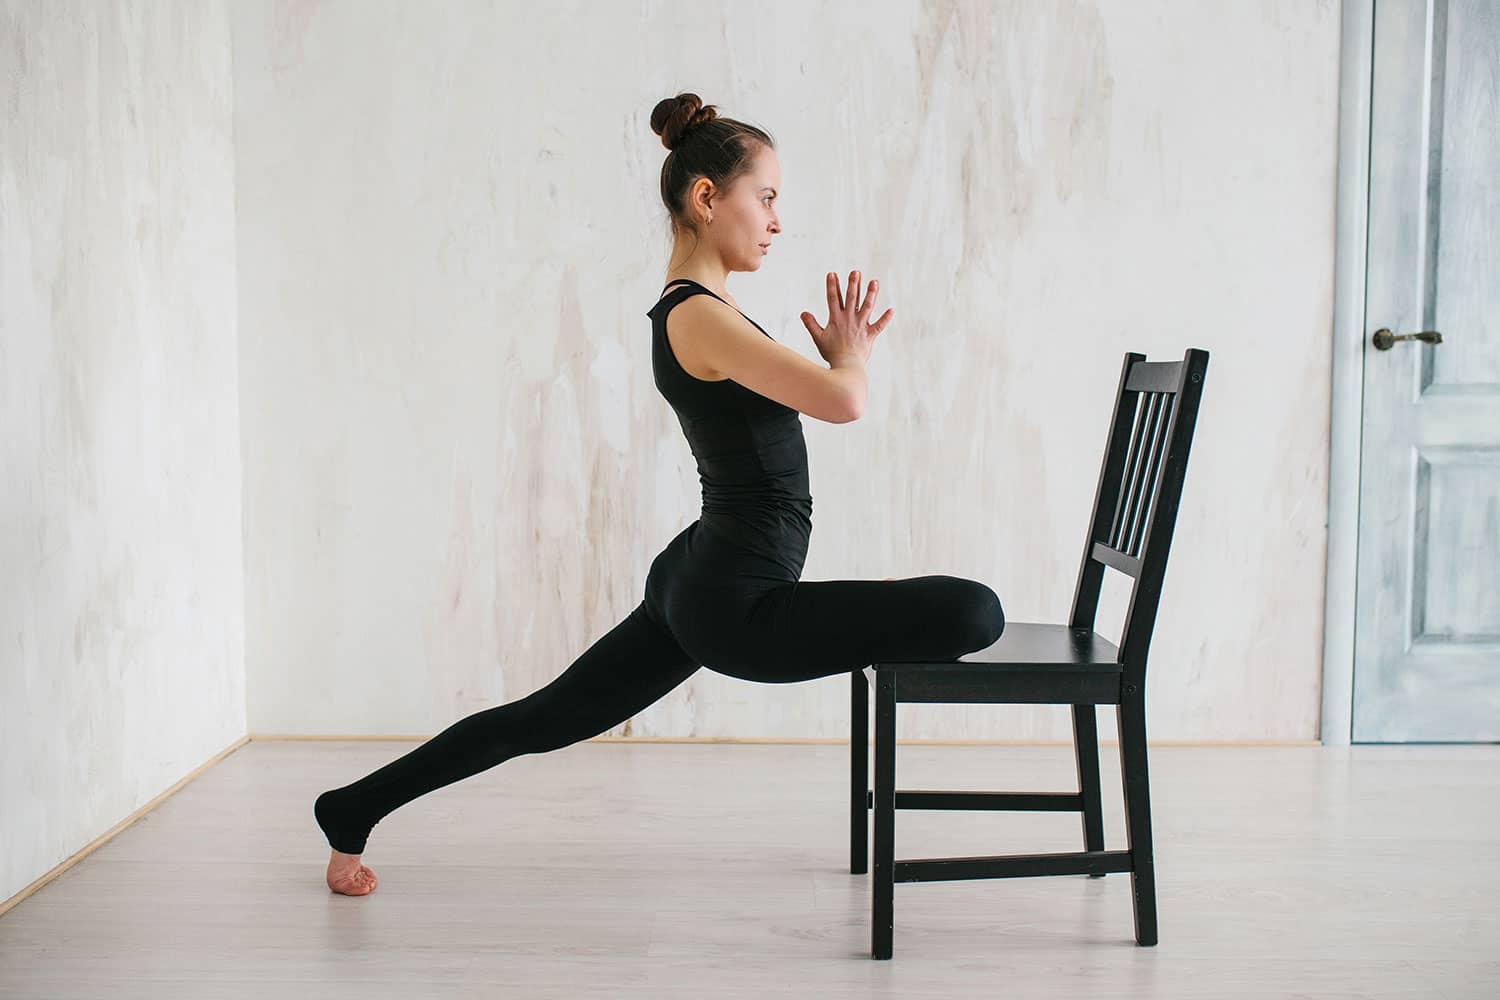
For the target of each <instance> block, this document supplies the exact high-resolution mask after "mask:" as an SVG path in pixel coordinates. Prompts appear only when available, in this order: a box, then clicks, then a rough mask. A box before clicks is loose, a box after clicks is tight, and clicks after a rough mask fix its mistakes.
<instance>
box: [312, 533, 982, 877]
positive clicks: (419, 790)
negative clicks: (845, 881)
mask: <svg viewBox="0 0 1500 1000" xmlns="http://www.w3.org/2000/svg"><path fill="white" fill-rule="evenodd" d="M805 551H806V550H805V547H804V548H802V549H801V550H800V551H793V552H792V553H791V556H790V562H791V565H790V566H789V565H788V559H786V558H783V559H779V560H777V559H770V558H767V557H765V556H762V555H757V554H754V553H753V552H751V551H749V550H748V549H747V548H746V547H745V546H743V545H741V544H740V543H739V542H737V541H734V540H732V539H731V538H730V537H729V536H728V535H726V534H722V533H720V530H719V529H716V528H713V527H712V526H711V525H710V524H709V523H707V522H705V521H702V520H699V521H695V522H693V523H692V524H690V525H688V526H687V528H685V529H684V530H683V531H682V532H681V533H680V534H679V535H678V536H677V537H676V538H674V539H673V540H672V541H671V542H670V543H669V544H668V545H667V547H666V548H665V549H664V550H663V551H662V552H661V554H660V555H658V556H657V557H656V560H655V561H654V562H653V563H652V564H651V570H650V572H649V573H648V574H647V576H646V588H645V589H646V593H645V597H644V599H643V600H642V601H641V603H640V604H639V605H637V606H636V608H635V609H634V610H633V611H631V612H630V613H629V614H628V615H626V616H625V619H624V620H623V621H621V622H620V623H619V624H617V625H615V626H614V627H613V628H611V629H610V630H609V631H608V632H606V633H605V634H604V635H603V636H601V637H600V638H599V639H598V640H597V641H596V642H594V644H593V645H592V646H590V647H589V648H588V649H586V650H584V651H583V653H582V654H581V655H580V656H579V657H578V659H576V660H574V661H573V663H572V664H571V665H570V666H569V667H568V668H567V669H566V670H564V671H563V672H562V673H561V674H560V675H558V676H557V678H555V679H554V680H552V681H551V682H549V683H548V684H547V685H546V686H544V687H542V688H540V689H539V690H537V691H534V692H532V693H531V694H529V695H527V696H526V697H524V698H521V699H519V700H517V701H513V702H510V703H509V704H506V705H497V706H495V707H494V708H487V709H483V710H481V711H478V712H475V713H474V714H473V715H470V716H468V717H466V718H463V719H460V720H459V721H458V722H455V723H454V724H453V725H451V726H449V727H448V728H447V729H445V730H443V731H442V732H441V733H438V734H437V735H436V736H434V737H433V738H432V739H430V740H428V741H427V742H426V743H423V744H422V745H421V746H419V747H417V748H415V749H414V750H412V751H410V752H409V753H407V754H405V755H404V756H402V757H399V758H397V759H396V760H394V761H392V762H390V763H389V764H386V765H384V766H383V767H381V768H379V769H378V770H376V771H373V772H371V773H370V774H369V775H367V776H365V777H363V778H361V779H359V780H358V781H355V782H353V783H352V784H349V785H345V786H343V787H342V788H337V789H333V790H332V791H328V792H324V793H323V794H322V795H320V796H319V797H318V799H317V802H316V803H315V804H314V815H315V816H316V818H317V821H318V823H319V825H320V826H321V827H322V829H323V832H324V834H325V835H326V836H327V837H328V843H329V845H330V846H332V847H333V849H334V850H337V851H343V852H345V853H348V854H361V853H363V852H364V849H365V840H366V837H367V836H368V835H369V832H370V829H371V827H373V826H374V825H375V824H376V823H377V822H379V821H380V819H381V818H382V817H384V816H386V815H387V814H388V813H390V812H392V811H393V810H395V809H397V808H398V807H400V806H402V805H404V804H405V803H407V802H410V801H411V800H412V799H415V798H416V797H417V796H419V795H423V794H426V793H427V792H430V791H433V790H434V789H437V788H442V787H443V786H444V785H449V784H452V783H453V782H455V781H458V780H460V779H462V778H467V777H469V776H470V775H473V774H477V773H479V772H480V771H484V770H488V769H489V768H492V767H494V766H495V765H496V764H499V763H501V762H503V761H507V760H509V759H510V758H512V757H517V756H520V755H521V754H533V753H545V752H546V751H548V750H557V749H560V748H562V747H565V746H569V745H571V744H573V743H577V742H579V741H581V740H586V739H588V738H590V737H592V736H597V735H599V734H600V733H602V732H606V731H607V730H609V729H611V728H613V727H614V726H617V725H619V724H620V723H622V722H624V721H625V720H626V719H629V718H630V717H631V716H633V715H634V714H636V713H637V712H639V711H641V710H642V709H644V708H646V707H647V706H649V705H650V704H652V703H653V702H655V701H656V700H657V699H658V698H661V697H662V696H663V695H665V694H666V693H667V692H669V691H671V690H672V689H673V688H675V687H676V686H677V685H679V684H681V683H682V682H683V681H685V680H687V678H688V677H690V676H692V675H693V673H694V672H695V671H697V670H698V668H699V666H707V667H708V668H709V669H711V670H714V671H717V672H718V673H721V674H727V675H729V676H731V677H738V678H741V679H743V680H747V681H760V682H764V683H770V684H788V683H792V682H794V681H807V680H813V679H816V678H819V677H827V676H829V675H831V674H840V673H848V672H849V671H852V670H860V669H863V668H864V667H866V666H868V665H870V664H872V663H877V662H882V661H887V660H944V659H956V658H958V657H959V656H961V655H963V654H964V653H969V652H973V651H974V650H978V649H983V648H985V647H986V646H989V645H990V644H991V643H993V642H994V641H995V640H996V639H998V638H999V637H1000V633H1001V632H1002V631H1003V630H1004V628H1005V616H1004V613H1003V612H1002V610H1001V606H1000V600H999V598H998V597H997V596H996V595H995V592H994V591H993V590H991V589H990V588H989V587H987V586H985V585H984V584H982V583H979V582H977V581H975V580H968V579H965V578H963V577H955V576H918V577H910V578H908V579H904V580H814V581H805V580H799V579H798V578H797V572H796V571H795V570H796V569H797V568H799V567H800V566H801V562H802V560H801V556H802V555H803V554H805Z"/></svg>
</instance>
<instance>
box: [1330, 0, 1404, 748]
mask: <svg viewBox="0 0 1500 1000" xmlns="http://www.w3.org/2000/svg"><path fill="white" fill-rule="evenodd" d="M1429 2H1430V0H1429ZM1374 45H1375V0H1343V4H1342V9H1341V13H1340V24H1339V124H1338V130H1339V131H1338V190H1337V194H1336V196H1335V208H1336V220H1337V221H1336V223H1335V240H1334V288H1333V384H1332V387H1331V388H1332V392H1331V399H1330V419H1329V441H1328V572H1327V584H1326V590H1325V594H1324V608H1323V612H1324V614H1323V693H1322V712H1321V724H1320V725H1319V733H1318V736H1319V739H1320V740H1321V742H1322V743H1323V745H1324V746H1348V745H1349V744H1350V743H1351V742H1352V736H1353V727H1354V654H1355V649H1354V613H1355V603H1354V602H1355V583H1356V579H1357V575H1356V573H1357V569H1358V555H1359V472H1360V439H1361V430H1362V426H1363V414H1364V374H1365V371H1364V362H1365V324H1366V318H1365V266H1366V261H1367V259H1368V252H1367V251H1368V245H1369V203H1370V197H1369V195H1370V92H1371V81H1372V78H1373V71H1374V59H1375V51H1374Z"/></svg>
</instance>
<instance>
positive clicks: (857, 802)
mask: <svg viewBox="0 0 1500 1000" xmlns="http://www.w3.org/2000/svg"><path fill="white" fill-rule="evenodd" d="M849 679H850V682H851V683H850V687H849V874H851V875H863V874H865V873H866V872H868V871H869V870H870V693H869V684H868V682H867V681H866V680H865V672H864V670H863V669H860V670H856V671H854V672H853V673H851V674H850V675H849Z"/></svg>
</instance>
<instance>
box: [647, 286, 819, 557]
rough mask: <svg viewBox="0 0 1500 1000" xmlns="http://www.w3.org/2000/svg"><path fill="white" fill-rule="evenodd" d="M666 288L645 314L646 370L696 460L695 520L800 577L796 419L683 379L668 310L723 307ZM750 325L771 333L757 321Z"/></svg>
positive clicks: (801, 502) (805, 501) (698, 291)
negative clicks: (698, 503)
mask: <svg viewBox="0 0 1500 1000" xmlns="http://www.w3.org/2000/svg"><path fill="white" fill-rule="evenodd" d="M678 282H682V284H678ZM673 285H677V287H676V288H673V287H672V286H673ZM667 287H668V288H671V289H672V290H671V291H669V292H667V293H666V294H665V295H664V296H662V298H661V300H660V301H659V302H657V303H656V305H654V306H652V307H651V309H650V310H649V311H648V312H647V313H646V315H647V316H650V317H651V373H652V375H653V377H654V378H655V381H656V388H657V389H658V390H660V392H661V394H662V395H663V396H664V397H666V400H667V402H668V403H669V404H671V407H672V409H673V411H675V412H676V414H677V422H678V423H679V424H681V425H682V432H683V434H684V435H686V436H687V441H688V447H689V448H690V449H692V452H693V458H695V459H696V460H697V463H698V480H699V482H700V483H701V484H702V487H703V514H702V516H701V518H700V521H702V522H703V523H705V524H707V525H708V526H709V527H710V528H711V529H712V530H714V531H717V532H718V533H720V534H722V535H725V536H727V537H729V538H731V539H733V540H734V541H736V542H738V543H739V544H740V545H742V546H744V547H746V548H749V549H750V550H752V551H754V552H756V553H758V554H760V555H764V556H766V557H767V558H770V559H772V560H774V561H776V562H778V563H780V564H781V565H783V566H785V567H786V568H788V569H789V570H790V571H791V572H792V574H793V576H794V577H795V576H798V575H800V574H801V572H802V566H803V562H804V560H805V559H806V557H807V543H808V540H809V538H810V536H811V534H812V494H811V493H810V492H809V491H808V477H807V444H806V442H805V441H804V439H803V437H802V415H801V414H800V413H799V412H798V411H797V410H795V409H793V408H792V407H790V406H786V405H785V404H783V403H779V402H777V401H776V400H774V399H770V398H768V397H766V396H762V395H761V394H759V393H757V392H754V391H752V390H750V389H747V388H746V387H744V386H742V385H740V384H739V383H738V382H736V381H734V380H733V379H727V378H726V379H722V380H719V381H709V380H705V379H700V378H696V377H695V376H693V375H689V374H688V373H687V371H685V370H684V369H683V367H682V366H681V365H680V364H678V363H677V356H676V355H675V354H673V353H672V345H671V344H670V342H669V341H668V340H667V313H669V312H671V311H672V308H673V307H674V306H676V305H677V303H679V302H681V301H682V300H684V299H687V298H691V297H692V296H694V295H702V294H707V295H712V296H713V297H714V298H716V299H718V300H719V301H720V302H723V303H724V304H725V305H729V303H728V302H727V301H726V300H725V299H724V298H722V297H721V296H719V295H717V294H716V293H715V292H714V291H713V290H712V289H709V288H706V287H704V286H703V285H700V284H699V283H698V282H696V281H693V280H691V279H688V278H679V279H677V281H674V282H670V283H668V285H667ZM731 308H733V306H731ZM735 311H736V312H739V310H737V309H736V310H735ZM740 315H741V316H744V313H740ZM745 318H746V319H750V317H748V316H746V317H745ZM750 322H751V323H755V321H754V320H753V319H752V320H750ZM755 327H756V329H758V330H760V332H761V333H765V334H766V336H767V337H770V336H771V335H770V334H769V333H766V331H765V329H764V328H762V327H761V325H760V324H759V323H755ZM772 339H773V340H774V339H775V338H774V337H773V338H772Z"/></svg>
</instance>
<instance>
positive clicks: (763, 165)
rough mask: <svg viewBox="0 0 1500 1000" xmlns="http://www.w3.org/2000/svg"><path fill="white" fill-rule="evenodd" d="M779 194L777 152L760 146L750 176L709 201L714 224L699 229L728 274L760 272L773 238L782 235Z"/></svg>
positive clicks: (744, 177)
mask: <svg viewBox="0 0 1500 1000" xmlns="http://www.w3.org/2000/svg"><path fill="white" fill-rule="evenodd" d="M780 190H781V164H780V163H778V162H777V159H776V151H775V150H773V149H771V148H770V147H769V146H762V147H761V149H760V152H759V153H757V154H756V155H755V157H754V159H753V160H752V165H751V168H750V172H749V173H745V174H741V175H740V176H739V177H738V178H736V179H735V181H734V183H733V184H731V185H730V187H729V191H728V192H726V193H724V194H721V195H719V196H717V197H714V198H712V200H711V202H710V204H711V207H712V210H713V222H712V223H711V224H709V225H707V226H704V227H702V233H703V234H704V236H706V237H707V238H708V239H710V240H711V241H712V242H713V243H714V245H715V247H716V248H717V249H718V251H719V256H720V257H722V258H723V261H724V264H725V266H726V267H728V268H729V270H731V271H757V270H759V269H760V262H761V260H762V259H763V258H764V257H765V256H766V253H767V252H768V250H769V247H770V245H771V241H772V238H773V237H774V236H775V235H776V234H777V233H779V232H781V220H780V219H779V218H778V217H777V214H776V198H777V195H778V193H779V192H780ZM762 245H764V246H765V247H766V249H762Z"/></svg>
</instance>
